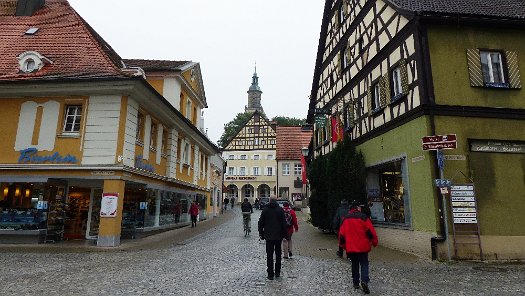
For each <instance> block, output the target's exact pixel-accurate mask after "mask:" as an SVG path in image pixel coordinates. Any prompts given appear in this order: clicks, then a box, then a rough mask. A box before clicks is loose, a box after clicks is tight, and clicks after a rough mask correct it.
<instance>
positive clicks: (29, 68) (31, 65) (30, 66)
mask: <svg viewBox="0 0 525 296" xmlns="http://www.w3.org/2000/svg"><path fill="white" fill-rule="evenodd" d="M36 68H37V67H36V63H35V60H33V59H27V60H26V63H25V69H24V72H26V73H29V72H33V71H35V69H36Z"/></svg>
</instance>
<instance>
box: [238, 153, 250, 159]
mask: <svg viewBox="0 0 525 296" xmlns="http://www.w3.org/2000/svg"><path fill="white" fill-rule="evenodd" d="M239 159H240V160H247V159H248V156H247V155H246V154H241V155H240V156H239Z"/></svg>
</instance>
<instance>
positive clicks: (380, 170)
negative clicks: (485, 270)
mask: <svg viewBox="0 0 525 296" xmlns="http://www.w3.org/2000/svg"><path fill="white" fill-rule="evenodd" d="M524 24H525V4H523V2H522V1H518V0H505V1H498V2H497V3H495V2H493V1H488V0H476V1H467V0H460V1H458V0H443V1H431V0H421V1H408V0H327V1H326V4H325V8H324V15H323V22H322V27H321V34H320V39H319V47H318V54H317V60H316V66H315V70H314V79H313V83H312V91H311V99H310V107H309V114H308V122H309V123H312V124H315V129H314V136H313V141H312V144H313V146H312V147H313V148H312V149H313V150H312V151H311V154H312V155H313V156H314V157H315V156H318V155H322V154H326V153H329V152H330V151H331V150H332V149H333V147H334V145H336V142H332V141H330V139H331V136H330V131H331V130H332V129H331V128H330V126H329V124H325V123H326V122H342V125H343V126H344V131H345V136H347V137H350V138H351V140H352V142H353V143H354V144H355V145H356V147H357V148H358V149H360V150H361V151H363V153H364V155H365V161H366V166H367V192H368V200H369V203H370V205H371V211H372V219H373V220H374V222H375V223H376V225H377V226H378V227H377V228H378V232H379V234H380V240H381V241H382V243H383V244H384V245H386V246H390V247H395V248H399V249H402V250H407V251H410V252H414V253H418V254H422V255H424V256H429V257H430V256H431V255H432V256H433V257H442V258H444V257H447V255H449V257H453V256H455V257H457V258H479V256H481V257H484V258H485V259H487V258H492V259H500V258H524V256H525V251H524V250H523V248H519V247H513V246H523V245H524V244H525V227H524V226H525V222H524V221H523V219H521V218H519V217H520V216H519V215H520V214H519V213H521V212H523V211H524V210H525V203H524V202H523V198H519V197H518V196H521V197H523V196H524V192H525V182H524V181H523V180H524V178H525V169H524V166H523V165H521V164H523V163H525V154H524V153H525V134H524V133H523V132H522V131H523V130H524V128H525V93H524V92H523V91H522V90H521V82H520V70H523V66H522V65H523V63H521V65H520V64H519V63H518V60H521V61H523V60H524V59H525V38H524V37H523V34H521V33H520V32H521V31H520V30H522V29H523V27H524ZM324 114H330V115H329V116H332V117H336V118H339V119H340V120H334V121H328V120H325V119H324V117H326V115H324ZM439 135H444V136H446V135H449V137H448V138H447V137H430V138H426V140H430V141H437V140H441V142H447V141H446V140H447V139H449V140H451V139H454V141H453V142H455V144H450V143H448V142H447V143H439V144H437V145H426V146H425V145H423V144H422V139H423V137H425V136H439ZM454 147H455V149H448V148H454ZM436 149H438V150H436ZM437 151H439V152H437ZM438 155H442V156H438ZM436 158H439V161H436ZM435 179H443V180H449V181H450V182H448V181H447V182H445V185H450V184H451V185H453V187H447V186H444V187H445V189H443V191H441V190H440V189H439V188H437V187H436V186H435ZM460 185H465V186H466V187H458V186H460ZM454 186H456V187H454ZM460 189H461V190H460ZM441 192H443V196H442V193H441ZM451 192H452V194H451ZM458 192H459V193H458ZM461 194H464V195H468V196H469V198H468V200H467V199H464V198H463V199H462V198H460V197H459V196H458V195H461ZM470 196H474V197H473V198H472V197H470ZM442 197H444V198H442ZM451 201H452V202H451ZM461 202H465V203H461ZM451 206H452V207H451ZM454 207H458V208H460V210H458V209H457V208H454ZM447 216H448V219H446V218H447ZM462 227H463V228H462ZM465 229H467V230H465ZM461 231H468V232H465V234H467V233H468V236H467V235H462V232H461ZM503 241H506V243H503ZM431 246H432V247H431Z"/></svg>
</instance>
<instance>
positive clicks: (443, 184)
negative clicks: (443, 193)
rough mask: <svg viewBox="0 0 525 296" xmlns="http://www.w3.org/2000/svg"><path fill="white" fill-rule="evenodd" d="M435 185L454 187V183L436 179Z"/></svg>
mask: <svg viewBox="0 0 525 296" xmlns="http://www.w3.org/2000/svg"><path fill="white" fill-rule="evenodd" d="M434 183H435V184H436V187H439V188H441V187H450V186H451V185H452V181H450V180H447V179H435V180H434Z"/></svg>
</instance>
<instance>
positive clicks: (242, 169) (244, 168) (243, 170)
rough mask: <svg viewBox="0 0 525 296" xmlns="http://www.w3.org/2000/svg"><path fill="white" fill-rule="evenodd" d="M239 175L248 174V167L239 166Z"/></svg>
mask: <svg viewBox="0 0 525 296" xmlns="http://www.w3.org/2000/svg"><path fill="white" fill-rule="evenodd" d="M239 176H246V167H239Z"/></svg>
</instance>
